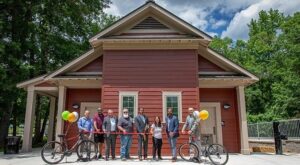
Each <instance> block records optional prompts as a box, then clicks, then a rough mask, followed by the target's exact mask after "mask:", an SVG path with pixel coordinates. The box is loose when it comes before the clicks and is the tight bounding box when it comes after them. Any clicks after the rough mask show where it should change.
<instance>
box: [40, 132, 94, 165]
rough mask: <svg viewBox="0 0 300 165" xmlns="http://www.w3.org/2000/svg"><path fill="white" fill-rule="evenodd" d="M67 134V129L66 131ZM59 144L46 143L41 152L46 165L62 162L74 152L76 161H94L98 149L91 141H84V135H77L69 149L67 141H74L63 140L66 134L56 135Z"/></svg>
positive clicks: (56, 142) (53, 142)
mask: <svg viewBox="0 0 300 165" xmlns="http://www.w3.org/2000/svg"><path fill="white" fill-rule="evenodd" d="M67 132H68V129H67ZM58 137H59V138H60V142H58V141H50V142H48V143H46V144H45V145H44V146H43V148H42V151H41V157H42V159H43V161H44V162H46V163H47V164H57V163H59V162H61V161H62V160H63V158H64V157H65V156H71V155H72V153H73V152H75V151H76V153H77V156H78V160H82V161H90V160H92V159H96V157H97V153H98V149H97V146H96V144H95V143H94V142H93V141H91V140H86V139H84V133H79V135H78V136H76V137H74V138H78V140H77V141H76V143H75V144H74V145H73V146H72V147H71V148H70V149H69V148H68V144H67V141H69V140H71V139H74V138H71V139H65V137H66V134H60V135H58Z"/></svg>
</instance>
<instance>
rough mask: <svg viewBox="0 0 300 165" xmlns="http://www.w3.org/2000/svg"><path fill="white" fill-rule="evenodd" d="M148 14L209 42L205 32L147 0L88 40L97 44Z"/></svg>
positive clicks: (94, 44) (92, 43) (209, 37)
mask: <svg viewBox="0 0 300 165" xmlns="http://www.w3.org/2000/svg"><path fill="white" fill-rule="evenodd" d="M149 14H151V15H153V16H154V17H157V18H161V20H162V21H165V22H166V23H167V24H171V25H172V26H173V27H175V28H177V29H179V30H181V31H185V32H188V33H189V34H192V35H193V36H196V37H197V38H201V39H204V40H207V41H208V42H210V41H211V39H212V38H211V36H209V35H208V34H206V33H205V32H203V31H201V30H199V29H197V28H196V27H194V26H192V25H191V24H189V23H187V22H186V21H184V20H182V19H180V18H179V17H177V16H176V15H174V14H172V13H171V12H169V11H168V10H166V9H164V8H163V7H161V6H159V5H157V4H156V3H155V2H152V1H148V2H146V3H145V4H144V5H142V6H141V7H139V8H137V9H136V10H134V11H132V12H131V13H129V14H127V15H126V16H124V17H123V18H121V19H119V20H118V21H117V22H115V23H114V24H112V25H111V26H109V27H108V28H106V29H104V30H102V31H101V32H100V33H98V34H97V35H95V36H94V37H92V38H91V39H90V40H89V42H90V43H91V45H93V46H96V45H97V44H96V43H95V42H97V40H99V39H101V38H105V37H106V36H108V35H111V34H114V33H117V32H119V31H122V30H123V29H124V28H125V29H126V28H127V29H128V28H129V27H130V25H131V26H134V25H135V24H136V23H137V22H138V21H141V19H143V18H144V17H145V16H147V15H149Z"/></svg>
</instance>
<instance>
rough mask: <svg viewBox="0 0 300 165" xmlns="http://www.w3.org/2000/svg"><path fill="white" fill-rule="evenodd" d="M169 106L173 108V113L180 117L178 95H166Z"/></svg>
mask: <svg viewBox="0 0 300 165" xmlns="http://www.w3.org/2000/svg"><path fill="white" fill-rule="evenodd" d="M166 101H167V102H166V106H167V108H172V109H173V114H174V115H175V116H177V117H178V97H177V96H167V97H166Z"/></svg>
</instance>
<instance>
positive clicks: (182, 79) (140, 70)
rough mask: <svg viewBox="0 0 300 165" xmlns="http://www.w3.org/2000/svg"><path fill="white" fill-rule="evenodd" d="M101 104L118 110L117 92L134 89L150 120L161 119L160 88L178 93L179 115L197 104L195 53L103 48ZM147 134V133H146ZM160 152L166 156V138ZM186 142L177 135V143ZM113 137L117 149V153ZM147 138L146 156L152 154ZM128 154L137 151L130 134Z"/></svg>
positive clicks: (150, 143)
mask: <svg viewBox="0 0 300 165" xmlns="http://www.w3.org/2000/svg"><path fill="white" fill-rule="evenodd" d="M102 89H103V92H102V96H103V97H102V98H103V99H102V106H103V108H104V109H113V110H115V111H118V106H119V91H137V92H138V104H139V105H138V106H139V107H143V108H144V109H145V114H146V115H147V116H149V119H150V122H151V123H152V122H153V119H154V117H155V116H156V115H158V116H160V117H161V118H162V115H163V112H162V108H163V105H162V104H163V103H162V92H163V91H180V92H182V108H183V110H184V113H183V116H186V115H187V113H186V109H187V108H188V107H191V106H192V107H198V106H199V94H198V78H197V53H196V52H195V51H194V50H151V51H149V50H147V51H144V50H137V51H127V50H122V51H105V52H104V68H103V87H102ZM149 137H150V136H149ZM163 141H164V145H163V152H162V153H163V155H170V148H169V145H168V142H167V138H166V137H164V139H163ZM185 141H187V138H186V137H183V136H181V137H180V138H179V141H178V144H180V143H183V142H185ZM119 142H120V141H119V140H117V148H118V149H117V150H116V151H117V152H119V147H120V144H119ZM151 152H152V139H151V138H150V139H149V150H148V155H149V156H150V155H152V153H151ZM131 153H132V155H136V154H137V137H136V136H134V139H133V145H132V148H131Z"/></svg>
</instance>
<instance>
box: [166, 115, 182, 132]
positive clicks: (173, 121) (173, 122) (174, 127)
mask: <svg viewBox="0 0 300 165" xmlns="http://www.w3.org/2000/svg"><path fill="white" fill-rule="evenodd" d="M169 119H170V126H169V123H168V120H169ZM165 121H166V132H167V135H168V137H169V136H170V135H169V132H174V133H175V134H174V136H173V137H179V130H178V129H179V120H178V118H177V117H176V116H175V115H173V116H172V117H171V118H169V117H168V116H167V117H166V118H165Z"/></svg>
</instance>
